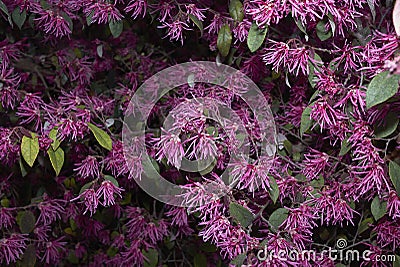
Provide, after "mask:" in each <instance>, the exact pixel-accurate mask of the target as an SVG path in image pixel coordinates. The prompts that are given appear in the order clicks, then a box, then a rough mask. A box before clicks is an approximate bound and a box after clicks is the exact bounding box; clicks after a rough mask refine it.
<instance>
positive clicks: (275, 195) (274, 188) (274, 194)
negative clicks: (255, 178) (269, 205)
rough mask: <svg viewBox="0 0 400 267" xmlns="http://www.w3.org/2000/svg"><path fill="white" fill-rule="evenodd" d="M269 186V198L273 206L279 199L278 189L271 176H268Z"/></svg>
mask: <svg viewBox="0 0 400 267" xmlns="http://www.w3.org/2000/svg"><path fill="white" fill-rule="evenodd" d="M269 185H270V186H271V189H270V190H269V196H270V197H271V199H272V201H273V202H274V204H275V203H276V201H277V200H278V197H279V187H278V184H277V183H276V180H275V178H274V177H272V176H269Z"/></svg>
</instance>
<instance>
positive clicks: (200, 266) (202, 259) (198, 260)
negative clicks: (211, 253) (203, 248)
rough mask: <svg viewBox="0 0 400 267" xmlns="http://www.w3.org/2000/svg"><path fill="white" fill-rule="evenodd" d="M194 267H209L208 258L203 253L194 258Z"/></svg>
mask: <svg viewBox="0 0 400 267" xmlns="http://www.w3.org/2000/svg"><path fill="white" fill-rule="evenodd" d="M193 263H194V267H204V266H207V258H206V256H205V255H204V254H202V253H197V254H196V255H195V256H194V262H193Z"/></svg>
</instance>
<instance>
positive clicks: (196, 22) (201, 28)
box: [189, 14, 204, 37]
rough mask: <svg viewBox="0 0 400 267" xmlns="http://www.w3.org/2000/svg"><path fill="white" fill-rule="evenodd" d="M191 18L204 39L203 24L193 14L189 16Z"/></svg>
mask: <svg viewBox="0 0 400 267" xmlns="http://www.w3.org/2000/svg"><path fill="white" fill-rule="evenodd" d="M189 18H190V19H191V20H192V21H193V23H194V24H195V25H196V26H197V28H199V30H200V37H202V36H203V33H204V28H203V22H202V21H201V20H199V19H198V18H196V17H195V16H193V15H192V14H189Z"/></svg>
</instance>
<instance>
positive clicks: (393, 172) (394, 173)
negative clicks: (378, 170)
mask: <svg viewBox="0 0 400 267" xmlns="http://www.w3.org/2000/svg"><path fill="white" fill-rule="evenodd" d="M389 177H390V180H391V181H392V184H393V186H394V188H395V189H396V192H397V195H398V196H400V166H399V165H398V164H397V163H396V162H394V161H390V162H389Z"/></svg>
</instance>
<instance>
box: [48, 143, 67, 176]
mask: <svg viewBox="0 0 400 267" xmlns="http://www.w3.org/2000/svg"><path fill="white" fill-rule="evenodd" d="M47 153H48V154H49V157H50V162H51V165H52V166H53V168H54V171H55V172H56V175H57V176H58V175H59V174H60V171H61V168H62V166H63V165H64V151H63V150H62V149H61V147H59V148H57V149H56V150H55V151H54V150H53V148H51V147H50V148H49V150H47Z"/></svg>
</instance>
